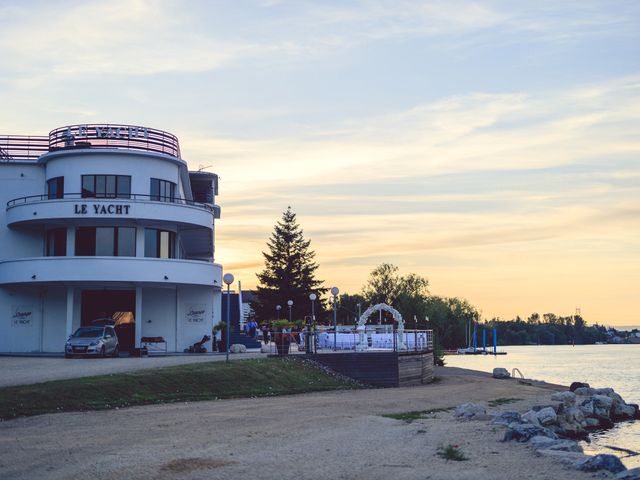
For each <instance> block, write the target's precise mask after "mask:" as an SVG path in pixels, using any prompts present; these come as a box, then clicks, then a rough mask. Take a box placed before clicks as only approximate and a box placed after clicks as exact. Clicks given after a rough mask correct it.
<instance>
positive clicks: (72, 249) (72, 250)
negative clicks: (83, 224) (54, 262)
mask: <svg viewBox="0 0 640 480" xmlns="http://www.w3.org/2000/svg"><path fill="white" fill-rule="evenodd" d="M75 254H76V227H67V257H73V256H74V255H75Z"/></svg>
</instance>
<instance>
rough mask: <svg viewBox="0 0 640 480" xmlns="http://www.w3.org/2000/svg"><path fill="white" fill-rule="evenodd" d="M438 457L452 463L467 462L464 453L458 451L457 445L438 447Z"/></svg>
mask: <svg viewBox="0 0 640 480" xmlns="http://www.w3.org/2000/svg"><path fill="white" fill-rule="evenodd" d="M438 456H440V457H442V458H444V459H445V460H446V461H449V460H452V461H454V462H462V461H464V460H469V459H468V458H467V457H465V456H464V453H462V451H461V450H460V447H458V445H451V444H449V445H447V446H446V447H440V448H439V449H438Z"/></svg>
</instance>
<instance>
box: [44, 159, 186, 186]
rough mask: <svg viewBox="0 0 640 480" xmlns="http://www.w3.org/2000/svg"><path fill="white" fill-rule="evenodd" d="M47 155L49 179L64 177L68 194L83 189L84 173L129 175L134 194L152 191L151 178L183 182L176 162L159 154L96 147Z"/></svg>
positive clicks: (47, 176) (177, 182)
mask: <svg viewBox="0 0 640 480" xmlns="http://www.w3.org/2000/svg"><path fill="white" fill-rule="evenodd" d="M45 158H46V159H47V163H46V179H47V180H48V179H50V178H54V177H64V191H65V193H81V192H82V175H129V176H131V193H139V194H144V195H149V193H150V185H151V183H150V179H151V178H159V179H161V180H168V181H170V182H173V183H175V184H178V185H179V184H180V174H179V168H178V165H177V163H175V162H174V161H172V160H169V159H167V158H165V157H162V156H159V155H157V156H149V155H146V154H136V153H133V152H117V153H116V152H109V151H104V150H103V151H100V149H95V150H92V151H90V152H86V151H85V152H78V151H76V152H73V151H71V152H64V154H58V153H56V154H54V155H52V154H49V155H48V156H47V157H45Z"/></svg>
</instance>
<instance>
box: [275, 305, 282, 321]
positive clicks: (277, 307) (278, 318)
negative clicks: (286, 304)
mask: <svg viewBox="0 0 640 480" xmlns="http://www.w3.org/2000/svg"><path fill="white" fill-rule="evenodd" d="M281 308H282V307H281V306H280V305H276V320H280V309H281Z"/></svg>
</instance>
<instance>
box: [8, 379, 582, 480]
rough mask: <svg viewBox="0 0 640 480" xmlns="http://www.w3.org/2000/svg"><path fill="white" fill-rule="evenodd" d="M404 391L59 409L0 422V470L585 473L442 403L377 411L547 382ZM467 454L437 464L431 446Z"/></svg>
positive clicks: (527, 400)
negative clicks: (410, 414) (406, 417)
mask: <svg viewBox="0 0 640 480" xmlns="http://www.w3.org/2000/svg"><path fill="white" fill-rule="evenodd" d="M437 374H438V376H439V377H440V381H438V382H437V383H434V384H431V385H425V386H420V387H412V388H390V389H372V390H359V391H337V392H326V393H313V394H306V395H296V396H285V397H271V398H253V399H238V400H221V401H208V402H197V403H188V404H184V403H181V404H172V405H156V406H146V407H135V408H127V409H121V410H112V411H102V412H87V413H61V414H52V415H42V416H38V417H31V418H22V419H17V420H11V421H7V422H2V423H0V478H2V479H30V480H31V479H37V478H47V479H51V480H56V479H69V478H74V477H83V478H85V477H90V478H95V479H109V480H113V479H114V478H123V479H124V478H126V479H134V480H135V479H147V478H153V479H178V478H180V479H212V478H215V479H239V478H248V477H256V478H261V479H283V480H288V479H292V480H293V479H296V480H300V479H323V480H324V479H367V480H375V479H385V480H388V479H393V480H400V479H420V480H424V479H429V478H430V479H454V480H457V479H469V480H471V479H473V480H477V479H478V478H479V477H487V478H491V479H492V480H502V479H504V480H507V479H509V480H510V479H513V478H527V479H549V478H553V479H554V480H564V479H566V480H570V479H572V480H576V479H582V478H585V479H586V478H591V477H590V476H588V475H587V474H583V473H581V472H576V471H572V470H566V469H565V468H564V467H562V466H561V465H560V464H559V463H556V462H555V461H553V460H551V459H549V458H542V457H536V456H535V455H534V453H533V452H532V451H531V450H529V448H528V447H527V446H525V445H522V444H518V443H515V442H510V443H504V444H503V443H500V442H499V441H498V440H499V439H500V438H501V436H502V434H503V430H502V428H500V427H494V426H493V425H491V424H490V423H488V422H486V421H467V422H460V421H456V420H453V418H452V416H451V413H450V412H441V413H437V414H434V415H431V416H430V418H427V419H424V420H419V421H416V422H413V423H405V422H402V421H398V420H393V419H389V418H384V417H382V416H380V415H381V414H382V413H400V412H407V411H413V410H426V409H433V408H439V407H452V406H455V405H457V404H459V403H462V402H466V401H488V400H492V399H497V398H519V399H522V400H519V401H518V402H517V403H515V404H512V405H508V406H506V407H501V408H502V409H513V408H515V409H519V410H523V409H524V408H526V407H528V406H529V405H532V404H535V403H539V402H547V401H548V399H549V395H550V393H551V392H550V387H540V386H535V387H534V386H525V385H520V384H518V382H516V381H515V380H494V379H492V378H488V377H487V376H486V374H477V373H475V372H469V371H462V370H460V369H449V368H446V367H445V368H444V369H442V368H440V369H438V370H437ZM448 444H453V445H459V447H460V449H461V450H462V452H463V453H464V454H465V455H466V456H467V457H468V458H469V459H468V460H467V461H464V462H453V461H449V462H447V461H445V460H444V459H442V458H440V457H439V456H438V455H437V451H438V449H439V448H440V447H442V446H446V445H448Z"/></svg>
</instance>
